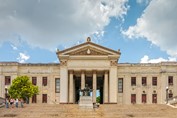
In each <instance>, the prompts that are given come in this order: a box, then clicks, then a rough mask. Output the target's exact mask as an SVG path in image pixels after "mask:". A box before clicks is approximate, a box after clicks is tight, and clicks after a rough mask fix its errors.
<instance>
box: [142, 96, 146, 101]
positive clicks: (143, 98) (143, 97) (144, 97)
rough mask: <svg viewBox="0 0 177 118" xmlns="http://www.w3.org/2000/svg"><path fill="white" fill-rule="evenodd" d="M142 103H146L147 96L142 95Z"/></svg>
mask: <svg viewBox="0 0 177 118" xmlns="http://www.w3.org/2000/svg"><path fill="white" fill-rule="evenodd" d="M142 103H146V94H142Z"/></svg>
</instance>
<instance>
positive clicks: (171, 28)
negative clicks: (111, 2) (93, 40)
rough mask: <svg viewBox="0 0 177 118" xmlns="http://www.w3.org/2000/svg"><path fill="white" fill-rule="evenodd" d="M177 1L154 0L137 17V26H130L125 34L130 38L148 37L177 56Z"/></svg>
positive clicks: (164, 49) (153, 42)
mask: <svg viewBox="0 0 177 118" xmlns="http://www.w3.org/2000/svg"><path fill="white" fill-rule="evenodd" d="M175 11H177V1H176V0H168V2H167V1H166V0H152V1H151V2H150V3H149V5H148V7H147V8H146V9H145V10H144V13H143V14H142V16H141V17H140V18H138V19H137V24H136V25H135V26H130V27H129V28H128V30H127V31H123V32H122V33H123V34H124V35H127V36H128V37H129V38H146V39H147V40H148V41H150V42H152V44H155V45H157V46H159V47H160V48H161V50H163V51H166V52H167V53H168V54H169V55H170V56H172V57H177V46H176V45H177V39H176V38H177V14H176V12H175Z"/></svg>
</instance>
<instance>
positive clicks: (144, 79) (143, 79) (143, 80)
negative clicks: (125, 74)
mask: <svg viewBox="0 0 177 118" xmlns="http://www.w3.org/2000/svg"><path fill="white" fill-rule="evenodd" d="M146 84H147V83H146V77H142V85H143V86H146Z"/></svg>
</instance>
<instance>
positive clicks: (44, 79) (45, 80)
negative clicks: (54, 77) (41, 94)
mask: <svg viewBox="0 0 177 118" xmlns="http://www.w3.org/2000/svg"><path fill="white" fill-rule="evenodd" d="M42 85H43V86H47V77H43V78H42Z"/></svg>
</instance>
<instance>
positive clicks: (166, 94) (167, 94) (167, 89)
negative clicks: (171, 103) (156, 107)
mask: <svg viewBox="0 0 177 118" xmlns="http://www.w3.org/2000/svg"><path fill="white" fill-rule="evenodd" d="M168 89H169V88H168V86H167V87H166V104H168Z"/></svg>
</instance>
